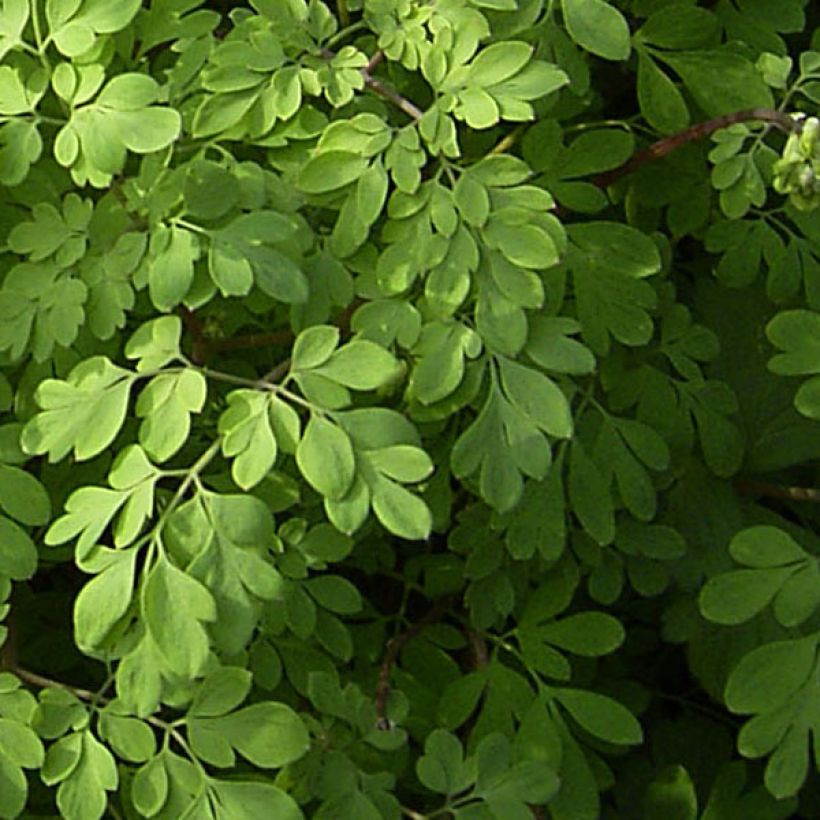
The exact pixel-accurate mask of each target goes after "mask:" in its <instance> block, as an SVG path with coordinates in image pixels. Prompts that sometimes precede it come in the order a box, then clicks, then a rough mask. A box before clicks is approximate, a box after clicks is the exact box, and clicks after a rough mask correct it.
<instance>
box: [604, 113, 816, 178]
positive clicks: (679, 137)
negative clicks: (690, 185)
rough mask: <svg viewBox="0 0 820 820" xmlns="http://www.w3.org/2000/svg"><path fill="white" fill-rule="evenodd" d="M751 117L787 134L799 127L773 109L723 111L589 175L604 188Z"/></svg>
mask: <svg viewBox="0 0 820 820" xmlns="http://www.w3.org/2000/svg"><path fill="white" fill-rule="evenodd" d="M752 120H759V121H761V122H768V123H771V124H772V125H774V126H775V127H776V128H779V129H780V130H781V131H785V132H786V133H787V134H791V133H792V132H793V131H798V130H800V127H801V124H800V121H799V120H796V119H794V118H793V117H791V116H789V115H788V114H786V113H784V112H783V111H776V110H775V109H773V108H748V109H745V110H743V111H735V112H734V113H732V114H724V115H723V116H722V117H715V118H714V119H711V120H704V121H703V122H699V123H696V124H695V125H693V126H692V127H691V128H687V129H686V130H685V131H680V132H679V133H677V134H672V135H671V136H669V137H664V138H663V139H660V140H658V141H657V142H653V143H652V144H651V145H650V146H649V147H648V148H644V149H643V150H642V151H638V152H637V153H636V154H633V155H632V156H631V157H630V158H629V159H628V160H627V161H626V162H625V163H624V164H623V165H620V166H619V167H617V168H614V169H613V170H611V171H606V172H605V173H603V174H598V176H595V177H593V178H592V182H593V183H594V184H595V185H597V186H598V187H599V188H607V187H608V186H610V185H612V184H613V183H614V182H616V181H617V180H619V179H620V178H621V177H624V176H627V175H628V174H631V173H632V172H633V171H636V170H637V169H638V168H640V167H641V166H642V165H646V163H648V162H652V161H653V160H656V159H661V158H662V157H665V156H666V155H667V154H671V153H672V152H673V151H675V150H677V149H678V148H681V147H683V146H684V145H687V144H689V143H690V142H695V141H697V140H700V139H703V138H704V137H708V136H710V135H711V134H714V132H715V131H720V129H721V128H728V127H729V126H730V125H735V124H736V123H739V122H749V121H752Z"/></svg>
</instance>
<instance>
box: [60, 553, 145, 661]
mask: <svg viewBox="0 0 820 820" xmlns="http://www.w3.org/2000/svg"><path fill="white" fill-rule="evenodd" d="M115 555H116V560H113V561H112V562H111V563H110V564H109V565H108V567H106V569H104V570H103V571H102V572H101V573H100V574H99V575H97V576H96V578H93V579H92V580H91V581H89V582H88V583H87V584H86V585H85V586H84V587H83V588H82V589H81V590H80V593H79V594H78V595H77V598H76V599H75V601H74V635H75V637H76V639H77V645H78V646H79V647H80V649H83V650H85V651H87V652H90V651H92V650H94V649H95V648H96V647H98V646H100V644H102V643H103V641H104V640H105V638H106V637H107V635H108V633H109V632H110V631H111V628H112V627H113V626H114V624H115V623H116V622H117V621H118V620H119V619H120V618H121V617H122V616H123V615H124V614H125V613H126V612H127V611H128V608H129V607H130V605H131V597H132V595H133V591H134V569H135V562H136V557H137V553H136V551H135V550H133V549H132V550H126V551H123V552H119V553H115Z"/></svg>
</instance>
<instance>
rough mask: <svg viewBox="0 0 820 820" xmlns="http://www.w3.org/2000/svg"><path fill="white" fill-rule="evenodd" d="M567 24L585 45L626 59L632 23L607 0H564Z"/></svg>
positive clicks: (609, 56)
mask: <svg viewBox="0 0 820 820" xmlns="http://www.w3.org/2000/svg"><path fill="white" fill-rule="evenodd" d="M561 9H562V11H563V13H564V24H565V25H566V27H567V31H568V32H569V35H570V37H572V39H573V40H574V41H575V42H576V43H577V44H578V45H579V46H581V48H584V49H586V50H587V51H590V52H592V53H593V54H597V55H598V56H599V57H603V58H605V59H607V60H626V58H627V57H629V52H630V49H631V47H630V36H629V25H628V24H627V22H626V20H625V19H624V16H623V15H622V14H621V13H620V12H619V11H618V10H617V9H616V8H614V7H613V6H611V5H610V4H609V3H608V2H607V1H606V0H561Z"/></svg>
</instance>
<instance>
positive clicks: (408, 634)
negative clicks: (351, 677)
mask: <svg viewBox="0 0 820 820" xmlns="http://www.w3.org/2000/svg"><path fill="white" fill-rule="evenodd" d="M452 603H453V599H452V598H449V597H447V598H441V599H440V600H438V601H437V602H436V603H435V604H434V605H433V606H432V607H431V608H430V609H429V610H428V611H427V612H426V613H425V615H424V616H423V617H421V618H420V619H419V620H418V621H416V622H415V623H414V624H413V625H412V626H411V627H410V628H409V629H407V630H406V631H404V632H402V633H401V634H400V635H396V636H395V637H394V638H391V639H390V640H389V641H388V642H387V649H386V650H385V653H384V658H382V664H381V667H380V668H379V678H378V681H377V682H376V718H377V722H378V726H379V727H380V728H384V727H386V726H387V698H388V696H389V695H390V673H391V672H392V671H393V667H394V666H395V664H396V660H398V657H399V653H400V652H401V650H402V649H403V648H404V647H405V646H406V645H407V644H408V643H409V642H410V641H411V640H412V639H413V638H415V637H416V635H418V634H419V633H420V632H422V631H423V630H424V629H426V628H427V627H428V626H430V625H431V624H434V623H437V622H438V621H440V620H441V619H442V618H443V617H444V616H445V614H446V613H447V610H448V609H449V608H450V606H451V605H452Z"/></svg>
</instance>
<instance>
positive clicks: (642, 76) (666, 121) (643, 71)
mask: <svg viewBox="0 0 820 820" xmlns="http://www.w3.org/2000/svg"><path fill="white" fill-rule="evenodd" d="M638 101H639V102H640V106H641V113H642V114H643V115H644V117H645V118H646V121H647V122H648V123H649V124H650V125H651V126H652V127H653V128H656V129H657V130H658V131H660V133H661V134H676V133H678V132H679V131H683V130H684V129H685V128H686V127H687V126H688V125H689V109H688V108H687V106H686V101H685V100H684V99H683V95H682V94H681V93H680V91H679V90H678V87H677V86H676V85H675V83H674V82H673V81H672V80H671V79H670V78H669V77H668V76H667V75H666V74H665V73H664V72H663V71H661V69H660V68H659V67H658V64H657V63H656V62H655V61H654V60H653V59H652V58H651V57H649V56H648V55H647V54H646V53H645V52H644V51H643V50H640V51H639V52H638Z"/></svg>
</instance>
